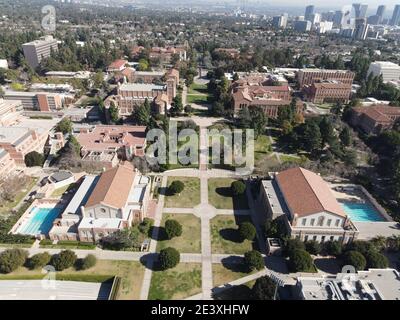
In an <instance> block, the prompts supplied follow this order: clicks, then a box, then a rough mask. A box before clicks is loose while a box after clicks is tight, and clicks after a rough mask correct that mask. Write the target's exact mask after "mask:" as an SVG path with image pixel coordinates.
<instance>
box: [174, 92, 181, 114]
mask: <svg viewBox="0 0 400 320" xmlns="http://www.w3.org/2000/svg"><path fill="white" fill-rule="evenodd" d="M173 105H174V107H173V111H174V112H176V113H182V111H183V103H182V95H181V94H177V95H176V96H175V98H174V100H173Z"/></svg>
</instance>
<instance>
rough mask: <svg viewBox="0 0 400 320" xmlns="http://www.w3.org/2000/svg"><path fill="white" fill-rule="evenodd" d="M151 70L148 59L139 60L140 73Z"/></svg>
mask: <svg viewBox="0 0 400 320" xmlns="http://www.w3.org/2000/svg"><path fill="white" fill-rule="evenodd" d="M149 69H150V64H149V62H148V61H147V60H146V59H140V60H139V66H138V71H148V70H149Z"/></svg>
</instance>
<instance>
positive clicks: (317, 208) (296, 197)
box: [275, 167, 346, 217]
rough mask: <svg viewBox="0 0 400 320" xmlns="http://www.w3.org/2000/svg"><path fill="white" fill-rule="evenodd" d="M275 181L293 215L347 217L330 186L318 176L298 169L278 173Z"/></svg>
mask: <svg viewBox="0 0 400 320" xmlns="http://www.w3.org/2000/svg"><path fill="white" fill-rule="evenodd" d="M275 179H276V180H277V182H278V185H279V188H280V190H281V192H282V194H283V196H284V198H285V202H286V204H287V206H288V208H289V209H290V211H291V212H292V214H293V215H295V214H297V215H298V216H307V215H310V214H314V213H319V212H322V211H326V212H330V213H333V214H336V215H338V216H342V217H345V216H346V214H345V212H344V210H343V209H342V207H341V206H340V204H339V203H338V202H337V200H336V199H335V197H334V196H333V194H332V191H331V189H330V188H329V186H328V184H327V183H326V182H325V181H324V180H323V179H322V178H321V177H320V176H319V175H318V174H315V173H314V172H311V171H309V170H306V169H303V168H300V167H297V168H292V169H288V170H285V171H282V172H280V173H278V174H277V175H276V177H275Z"/></svg>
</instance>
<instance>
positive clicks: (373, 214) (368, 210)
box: [342, 202, 385, 222]
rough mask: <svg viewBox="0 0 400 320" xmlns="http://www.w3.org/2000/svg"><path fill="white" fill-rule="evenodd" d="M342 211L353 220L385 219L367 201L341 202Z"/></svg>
mask: <svg viewBox="0 0 400 320" xmlns="http://www.w3.org/2000/svg"><path fill="white" fill-rule="evenodd" d="M342 206H343V209H344V211H345V212H346V213H347V215H348V216H349V217H350V219H351V220H353V221H359V222H366V221H385V219H384V218H383V217H382V216H381V215H380V213H379V212H378V211H377V210H376V209H375V208H374V207H373V206H372V205H370V204H368V203H352V202H344V203H342Z"/></svg>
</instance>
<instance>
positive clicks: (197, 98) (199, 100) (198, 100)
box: [187, 94, 208, 104]
mask: <svg viewBox="0 0 400 320" xmlns="http://www.w3.org/2000/svg"><path fill="white" fill-rule="evenodd" d="M187 103H188V104H192V103H195V104H207V103H208V95H199V94H192V95H189V94H188V95H187Z"/></svg>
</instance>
